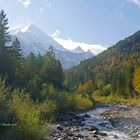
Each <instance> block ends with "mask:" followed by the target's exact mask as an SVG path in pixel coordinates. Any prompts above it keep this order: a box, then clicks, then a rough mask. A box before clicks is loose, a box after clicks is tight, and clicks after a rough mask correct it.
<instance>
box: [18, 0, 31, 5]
mask: <svg viewBox="0 0 140 140" xmlns="http://www.w3.org/2000/svg"><path fill="white" fill-rule="evenodd" d="M18 1H19V2H21V4H23V5H24V6H25V7H28V6H29V5H30V4H31V0H18Z"/></svg>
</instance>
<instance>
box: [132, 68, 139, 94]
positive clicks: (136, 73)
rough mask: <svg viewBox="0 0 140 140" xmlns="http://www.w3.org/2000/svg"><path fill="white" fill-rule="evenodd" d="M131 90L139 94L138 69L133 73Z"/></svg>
mask: <svg viewBox="0 0 140 140" xmlns="http://www.w3.org/2000/svg"><path fill="white" fill-rule="evenodd" d="M133 88H134V90H135V91H136V92H137V93H140V67H139V68H137V69H136V70H135V72H134V79H133Z"/></svg>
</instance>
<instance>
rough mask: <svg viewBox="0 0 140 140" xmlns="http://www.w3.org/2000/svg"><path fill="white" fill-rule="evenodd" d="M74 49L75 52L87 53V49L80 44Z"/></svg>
mask: <svg viewBox="0 0 140 140" xmlns="http://www.w3.org/2000/svg"><path fill="white" fill-rule="evenodd" d="M72 51H73V52H74V53H85V51H84V50H83V49H82V48H81V47H80V46H78V47H77V48H75V49H73V50H72Z"/></svg>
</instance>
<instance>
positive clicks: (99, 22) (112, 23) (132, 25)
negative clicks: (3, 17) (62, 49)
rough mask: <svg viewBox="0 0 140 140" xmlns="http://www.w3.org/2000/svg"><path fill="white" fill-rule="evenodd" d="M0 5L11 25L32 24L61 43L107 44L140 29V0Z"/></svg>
mask: <svg viewBox="0 0 140 140" xmlns="http://www.w3.org/2000/svg"><path fill="white" fill-rule="evenodd" d="M0 9H5V12H6V13H7V17H8V18H9V25H10V27H11V28H18V27H22V26H25V25H28V24H34V25H36V26H37V27H39V28H40V29H42V30H43V31H44V32H45V33H47V34H49V35H52V36H53V37H54V39H55V40H57V41H58V42H60V43H62V44H63V43H67V42H69V43H70V42H71V45H72V43H84V44H92V45H93V44H99V45H101V46H105V47H109V46H111V45H113V44H114V43H116V42H117V41H119V40H120V39H123V38H125V37H126V36H128V35H131V34H133V33H134V32H135V31H137V30H140V0H0ZM76 45H77V44H76ZM99 47H100V46H99Z"/></svg>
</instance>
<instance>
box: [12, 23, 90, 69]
mask: <svg viewBox="0 0 140 140" xmlns="http://www.w3.org/2000/svg"><path fill="white" fill-rule="evenodd" d="M11 35H12V36H13V38H14V37H17V38H18V39H19V41H20V46H21V49H22V52H23V55H24V56H27V55H28V54H29V53H31V52H33V53H34V54H38V53H40V54H42V55H43V54H45V53H46V52H47V51H48V48H49V47H50V46H53V47H54V49H55V55H56V58H57V59H59V60H60V61H61V63H62V66H63V68H65V69H68V68H70V67H72V66H75V65H77V64H79V63H80V62H81V61H82V60H85V59H88V58H89V57H92V55H91V54H89V53H87V52H85V51H83V50H82V49H81V47H77V48H76V49H75V52H73V51H70V50H67V49H65V48H64V47H63V46H62V45H60V44H59V43H58V42H57V41H55V40H54V39H53V38H52V37H50V36H48V35H47V34H46V33H44V32H43V31H42V30H40V29H39V28H38V27H36V26H35V25H28V26H25V27H23V28H19V29H16V30H13V31H11Z"/></svg>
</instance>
